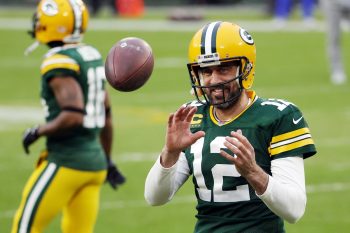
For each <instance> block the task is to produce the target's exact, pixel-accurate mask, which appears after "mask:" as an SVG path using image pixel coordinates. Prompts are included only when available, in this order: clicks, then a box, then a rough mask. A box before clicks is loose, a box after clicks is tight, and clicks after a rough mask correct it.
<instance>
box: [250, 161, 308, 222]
mask: <svg viewBox="0 0 350 233" xmlns="http://www.w3.org/2000/svg"><path fill="white" fill-rule="evenodd" d="M271 172H272V176H269V181H268V185H267V187H266V190H265V192H264V193H262V194H261V195H258V194H257V195H258V197H259V198H260V199H261V200H262V201H263V202H264V203H265V204H266V205H267V207H269V209H270V210H272V211H273V212H274V213H275V214H277V215H278V216H280V217H282V218H283V219H285V220H286V221H288V222H289V223H295V222H297V221H298V220H299V219H300V218H301V217H302V216H303V214H304V212H305V208H306V191H305V174H304V159H303V158H302V156H300V157H299V156H293V157H286V158H280V159H274V160H272V162H271Z"/></svg>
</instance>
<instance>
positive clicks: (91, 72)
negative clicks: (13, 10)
mask: <svg viewBox="0 0 350 233" xmlns="http://www.w3.org/2000/svg"><path fill="white" fill-rule="evenodd" d="M41 75H42V81H41V98H42V104H43V105H44V108H45V112H46V116H45V117H46V121H47V122H49V121H52V120H53V119H55V118H56V117H57V116H58V115H59V114H60V112H61V111H62V110H61V108H60V106H59V105H58V103H57V100H56V98H55V96H54V93H53V91H52V89H51V87H50V85H49V82H50V79H52V78H53V77H56V78H66V77H67V76H70V77H73V78H74V79H75V80H76V81H77V82H78V83H79V85H80V87H81V90H82V93H83V97H84V106H85V112H86V113H85V115H84V121H83V126H81V127H79V128H74V129H72V130H70V131H69V132H67V133H65V134H64V135H61V136H48V137H47V140H46V146H47V150H48V160H49V161H53V162H55V163H57V164H59V165H62V166H66V167H70V168H74V169H81V170H92V171H94V170H102V169H105V168H106V158H105V153H104V151H103V149H102V146H101V143H100V139H99V134H100V130H101V128H103V127H104V125H105V107H104V100H105V73H104V66H103V60H102V56H101V54H100V53H99V52H98V51H97V50H96V49H95V48H94V47H92V46H89V45H84V44H77V45H65V46H63V47H57V48H53V49H51V50H50V51H49V52H48V53H47V54H46V55H45V59H44V61H43V63H42V65H41Z"/></svg>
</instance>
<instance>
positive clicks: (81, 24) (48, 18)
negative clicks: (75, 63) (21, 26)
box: [30, 0, 89, 44]
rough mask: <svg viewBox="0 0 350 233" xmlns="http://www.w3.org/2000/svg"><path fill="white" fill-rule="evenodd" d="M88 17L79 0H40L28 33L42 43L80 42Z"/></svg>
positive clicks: (84, 7)
mask: <svg viewBox="0 0 350 233" xmlns="http://www.w3.org/2000/svg"><path fill="white" fill-rule="evenodd" d="M88 19H89V14H88V10H87V7H86V6H85V4H84V3H83V2H82V1H81V0H41V1H40V2H39V5H38V7H37V10H36V12H35V14H34V17H33V29H32V31H31V32H30V34H31V35H32V36H33V37H34V38H35V39H36V40H37V41H39V42H40V43H43V44H48V43H50V42H54V41H62V42H64V43H76V42H80V41H81V39H82V36H83V33H84V32H85V30H86V27H87V24H88Z"/></svg>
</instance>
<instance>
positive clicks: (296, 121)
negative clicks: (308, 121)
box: [293, 116, 303, 125]
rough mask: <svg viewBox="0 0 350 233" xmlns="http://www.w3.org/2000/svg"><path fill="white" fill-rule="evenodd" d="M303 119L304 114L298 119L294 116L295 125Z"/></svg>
mask: <svg viewBox="0 0 350 233" xmlns="http://www.w3.org/2000/svg"><path fill="white" fill-rule="evenodd" d="M301 119H303V116H301V117H300V118H299V119H297V120H294V118H293V124H294V125H296V124H298V123H299V121H301Z"/></svg>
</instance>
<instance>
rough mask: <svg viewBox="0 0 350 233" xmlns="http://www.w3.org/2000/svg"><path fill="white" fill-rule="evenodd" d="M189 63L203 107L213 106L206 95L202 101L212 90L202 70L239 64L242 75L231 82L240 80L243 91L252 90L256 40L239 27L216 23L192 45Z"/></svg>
mask: <svg viewBox="0 0 350 233" xmlns="http://www.w3.org/2000/svg"><path fill="white" fill-rule="evenodd" d="M188 59H189V63H188V64H187V68H188V71H189V75H190V79H191V85H192V91H193V93H194V94H195V95H196V97H197V99H198V101H200V102H202V103H205V104H206V103H208V102H209V101H208V98H207V97H206V96H205V95H204V100H205V101H204V102H203V101H202V96H203V94H204V91H203V90H204V89H205V88H208V87H206V86H203V82H202V80H201V77H200V76H201V75H200V74H199V72H198V70H199V68H202V67H208V66H217V65H222V64H224V63H226V62H233V63H234V64H238V66H239V72H238V76H237V77H234V78H233V79H232V80H230V81H235V80H238V82H239V85H240V88H241V89H249V88H251V87H252V85H253V81H254V74H255V61H256V48H255V44H254V40H253V38H252V37H251V35H250V34H249V33H248V32H247V31H246V30H244V29H243V28H241V27H240V26H238V25H236V24H233V23H229V22H212V23H209V24H207V25H205V26H204V27H202V28H201V29H200V30H199V31H197V33H196V34H195V35H194V37H193V38H192V40H191V42H190V44H189V49H188ZM209 104H210V103H209Z"/></svg>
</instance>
